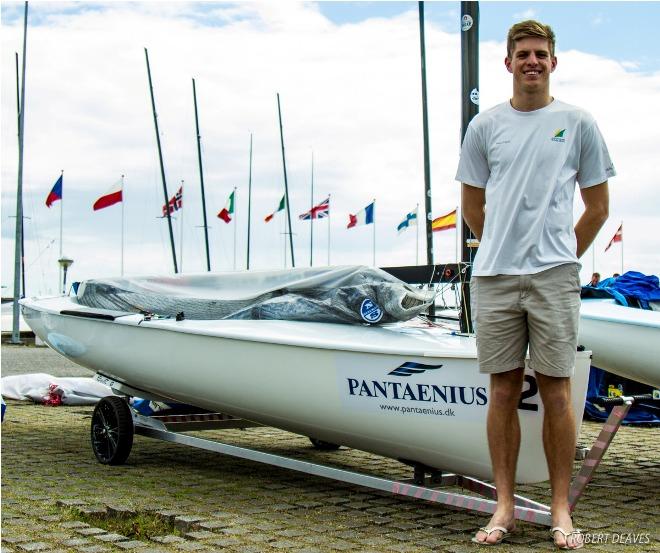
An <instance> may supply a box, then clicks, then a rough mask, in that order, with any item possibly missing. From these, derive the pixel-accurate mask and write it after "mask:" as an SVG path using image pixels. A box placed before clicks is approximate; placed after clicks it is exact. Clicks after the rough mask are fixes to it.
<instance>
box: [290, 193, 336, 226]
mask: <svg viewBox="0 0 660 553" xmlns="http://www.w3.org/2000/svg"><path fill="white" fill-rule="evenodd" d="M329 215H330V196H328V197H327V198H326V199H325V200H323V201H322V202H321V203H320V204H319V205H315V206H314V207H313V208H312V209H310V210H309V211H305V213H302V214H301V215H299V216H298V218H299V219H300V220H301V221H309V220H310V219H323V218H325V217H328V216H329Z"/></svg>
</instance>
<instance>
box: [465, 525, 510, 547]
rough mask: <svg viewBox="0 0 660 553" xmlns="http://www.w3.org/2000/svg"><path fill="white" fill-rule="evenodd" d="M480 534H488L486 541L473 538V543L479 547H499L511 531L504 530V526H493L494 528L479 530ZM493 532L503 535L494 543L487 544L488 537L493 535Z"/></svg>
mask: <svg viewBox="0 0 660 553" xmlns="http://www.w3.org/2000/svg"><path fill="white" fill-rule="evenodd" d="M477 531H478V532H483V533H484V534H486V537H485V538H484V541H481V540H478V539H477V536H474V537H473V538H472V541H473V542H474V543H478V544H479V545H498V544H500V543H502V540H504V538H505V537H506V536H507V534H509V533H510V532H511V530H509V529H507V528H504V526H493V527H492V528H479V530H477ZM493 532H500V533H501V535H500V537H499V538H497V539H496V540H495V541H494V542H487V541H485V540H487V539H488V537H489V536H490V535H491V534H492V533H493Z"/></svg>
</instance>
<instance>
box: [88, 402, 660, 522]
mask: <svg viewBox="0 0 660 553" xmlns="http://www.w3.org/2000/svg"><path fill="white" fill-rule="evenodd" d="M124 392H125V390H124ZM639 400H650V401H657V400H658V398H654V397H653V396H651V395H642V396H629V397H628V396H621V397H617V398H602V399H601V401H600V403H601V404H603V405H614V408H613V409H612V411H611V413H610V415H609V417H608V418H607V420H606V421H605V423H604V424H603V427H602V429H601V431H600V434H599V435H598V438H597V439H596V441H595V442H594V444H593V445H592V446H591V448H590V449H589V451H588V453H586V456H584V460H583V463H582V467H581V468H580V470H579V472H578V473H577V475H576V476H575V478H574V479H573V482H572V484H571V488H570V493H569V503H570V509H571V511H573V510H574V509H575V507H576V505H577V502H578V500H579V499H580V497H581V496H582V494H583V493H584V490H585V488H586V486H587V484H588V483H589V481H590V480H591V478H592V477H593V475H594V472H595V471H596V469H597V467H598V465H599V464H600V462H601V460H602V459H603V456H604V455H605V452H606V451H607V449H608V447H609V445H610V443H611V442H612V440H613V439H614V436H615V435H616V433H617V431H618V429H619V427H620V426H621V423H622V422H623V420H624V419H625V417H626V415H627V414H628V411H629V410H630V408H631V407H632V405H633V404H634V403H635V402H636V401H639ZM254 426H263V425H260V424H258V423H253V422H249V421H246V420H243V419H239V418H235V417H232V416H230V415H225V414H221V413H202V414H192V415H190V414H189V415H160V416H159V415H157V414H156V415H153V416H149V417H147V416H144V415H140V414H138V413H137V412H136V411H135V410H134V409H132V408H131V407H130V406H129V405H128V403H127V401H126V400H125V399H124V398H122V397H120V396H108V397H105V398H103V399H102V400H101V401H100V402H99V403H98V404H97V406H96V408H95V410H94V414H93V416H92V425H91V442H92V449H93V451H94V454H95V455H96V458H97V459H98V460H99V462H101V463H103V464H109V465H120V464H123V463H124V462H125V461H126V459H127V458H128V455H129V454H130V451H131V447H132V445H133V437H134V434H139V435H141V436H146V437H148V438H154V439H158V440H163V441H166V442H172V443H176V444H183V445H188V446H191V447H196V448H199V449H204V450H207V451H213V452H216V453H222V454H224V455H231V456H232V457H237V458H240V459H247V460H249V461H257V462H259V463H266V464H268V465H272V466H276V467H280V468H285V469H291V470H295V471H298V472H302V473H305V474H311V475H313V476H321V477H324V478H330V479H332V480H336V481H339V482H345V483H348V484H355V485H358V486H362V487H366V488H371V489H374V490H379V491H383V492H387V493H392V494H395V495H403V496H407V497H413V498H416V499H421V500H423V501H428V502H431V503H439V504H442V505H447V506H449V507H451V508H453V509H459V510H468V511H475V512H481V513H489V514H492V513H494V512H495V508H496V506H497V502H496V497H497V495H496V490H495V486H493V485H491V484H488V483H486V482H482V481H480V480H477V479H475V478H471V477H468V476H463V475H460V474H445V473H443V472H441V471H440V470H438V469H434V468H431V467H427V466H424V465H420V464H415V463H407V462H406V464H410V465H411V466H412V467H413V471H414V472H413V478H411V479H403V480H392V479H388V478H382V477H379V476H374V475H369V474H363V473H359V472H354V471H351V470H344V469H340V468H335V467H331V466H326V465H320V464H316V463H311V462H308V461H301V460H298V459H292V458H289V457H285V456H282V455H275V454H272V453H264V452H262V451H258V450H254V449H249V448H244V447H238V446H234V445H230V444H226V443H222V442H219V441H215V440H207V439H202V438H197V437H194V436H190V435H187V434H182V433H181V432H183V431H192V430H210V429H227V428H248V427H254ZM310 440H311V441H312V444H313V445H314V446H315V447H317V448H318V449H326V450H331V449H337V448H338V447H339V446H338V445H335V444H330V443H327V442H323V441H320V440H314V439H312V438H310ZM579 452H580V450H577V453H578V454H579ZM576 457H577V456H576ZM404 462H405V461H404ZM448 486H451V487H461V488H463V489H465V490H468V491H469V492H472V494H478V495H465V494H462V493H456V492H453V491H443V490H442V487H448ZM515 518H517V519H519V520H524V521H527V522H531V523H533V524H539V525H544V526H552V515H551V512H550V507H549V506H548V505H544V504H542V503H539V502H537V501H533V500H531V499H528V498H525V497H523V496H520V495H516V496H515Z"/></svg>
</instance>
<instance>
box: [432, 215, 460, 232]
mask: <svg viewBox="0 0 660 553" xmlns="http://www.w3.org/2000/svg"><path fill="white" fill-rule="evenodd" d="M431 228H432V229H433V232H436V231H440V230H448V229H450V228H456V210H455V209H454V211H452V212H450V213H447V215H443V216H442V217H438V218H437V219H433V222H432V223H431Z"/></svg>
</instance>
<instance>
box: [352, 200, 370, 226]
mask: <svg viewBox="0 0 660 553" xmlns="http://www.w3.org/2000/svg"><path fill="white" fill-rule="evenodd" d="M375 203H376V202H375V200H374V201H373V202H371V203H370V204H369V205H368V206H367V207H365V208H364V209H363V210H361V211H359V212H358V213H356V214H355V215H349V216H348V225H347V226H346V228H353V227H355V226H357V225H370V224H372V223H373V222H374V204H375Z"/></svg>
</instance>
